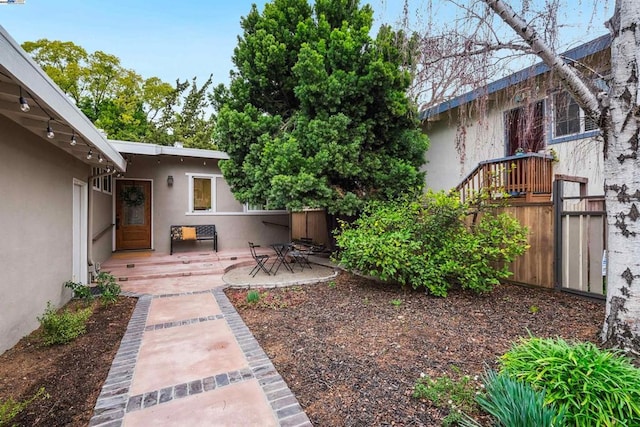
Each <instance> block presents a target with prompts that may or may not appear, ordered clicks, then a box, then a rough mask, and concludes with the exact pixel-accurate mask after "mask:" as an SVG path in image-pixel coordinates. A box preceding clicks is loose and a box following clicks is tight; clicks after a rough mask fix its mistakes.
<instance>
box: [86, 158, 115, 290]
mask: <svg viewBox="0 0 640 427" xmlns="http://www.w3.org/2000/svg"><path fill="white" fill-rule="evenodd" d="M115 173H118V172H117V171H116V170H113V171H111V172H105V173H101V174H98V175H89V178H88V184H89V185H88V187H89V195H88V196H87V205H88V206H87V265H88V266H89V275H90V276H91V268H92V267H95V261H94V260H93V180H94V179H96V178H100V179H102V177H105V176H108V175H113V174H115ZM93 271H94V272H95V273H99V272H98V271H95V268H93ZM91 281H92V280H91V278H89V283H91Z"/></svg>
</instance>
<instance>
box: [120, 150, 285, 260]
mask: <svg viewBox="0 0 640 427" xmlns="http://www.w3.org/2000/svg"><path fill="white" fill-rule="evenodd" d="M127 156H128V157H129V158H130V162H129V166H128V168H127V173H126V177H125V178H124V179H147V180H151V181H152V192H153V195H152V197H153V199H152V202H153V212H152V221H153V242H152V244H153V247H154V249H155V250H156V251H158V252H166V253H168V252H169V244H170V241H169V227H170V226H171V225H194V224H215V226H216V230H217V231H218V249H219V250H224V249H236V248H246V247H247V242H248V241H254V242H255V243H257V244H261V245H268V244H270V243H275V242H284V241H288V240H289V228H288V226H289V215H288V214H287V213H277V214H276V213H246V212H244V209H243V206H242V205H241V204H240V203H238V202H237V201H236V200H235V199H233V195H232V194H231V192H230V190H229V187H228V185H227V184H226V182H224V180H223V179H218V180H216V181H217V185H216V196H217V197H216V199H217V203H216V204H217V206H218V210H224V212H213V213H206V214H189V213H188V210H189V177H188V175H187V174H220V175H222V172H221V171H220V169H219V167H218V165H217V160H212V159H206V160H205V159H195V158H189V157H184V158H182V159H181V158H179V157H175V156H143V155H127ZM169 175H171V176H173V185H172V186H168V185H167V177H168V176H169ZM114 188H115V186H114ZM273 224H280V226H279V225H273ZM198 245H200V246H201V247H202V248H204V249H208V248H210V245H211V242H200V243H198ZM193 247H194V246H193V242H189V243H187V244H183V245H178V246H176V249H177V251H180V250H181V249H185V250H193Z"/></svg>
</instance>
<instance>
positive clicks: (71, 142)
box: [69, 129, 78, 147]
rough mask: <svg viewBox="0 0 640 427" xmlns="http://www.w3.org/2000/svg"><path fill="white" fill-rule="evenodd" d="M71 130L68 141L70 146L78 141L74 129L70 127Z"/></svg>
mask: <svg viewBox="0 0 640 427" xmlns="http://www.w3.org/2000/svg"><path fill="white" fill-rule="evenodd" d="M71 132H72V134H71V141H70V142H69V144H71V146H72V147H73V146H74V145H76V144H77V143H78V140H77V139H76V131H75V130H73V129H72V130H71Z"/></svg>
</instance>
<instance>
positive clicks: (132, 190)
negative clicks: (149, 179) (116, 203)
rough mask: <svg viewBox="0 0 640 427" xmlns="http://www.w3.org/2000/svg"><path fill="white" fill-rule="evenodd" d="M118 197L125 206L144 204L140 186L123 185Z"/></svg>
mask: <svg viewBox="0 0 640 427" xmlns="http://www.w3.org/2000/svg"><path fill="white" fill-rule="evenodd" d="M120 199H122V201H123V202H124V203H125V204H126V205H127V206H140V205H142V204H144V191H142V187H136V186H134V185H132V186H129V187H125V188H123V189H122V191H120Z"/></svg>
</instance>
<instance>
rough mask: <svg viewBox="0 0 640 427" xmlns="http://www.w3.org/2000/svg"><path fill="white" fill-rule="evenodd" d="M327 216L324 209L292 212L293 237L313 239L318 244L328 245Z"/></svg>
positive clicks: (294, 238)
mask: <svg viewBox="0 0 640 427" xmlns="http://www.w3.org/2000/svg"><path fill="white" fill-rule="evenodd" d="M328 237H329V234H328V232H327V216H326V213H325V211H324V209H310V210H305V211H302V212H292V213H291V239H292V240H298V239H301V238H305V239H311V240H312V241H313V243H315V244H318V245H328V243H329V242H328V241H327V240H328Z"/></svg>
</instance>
